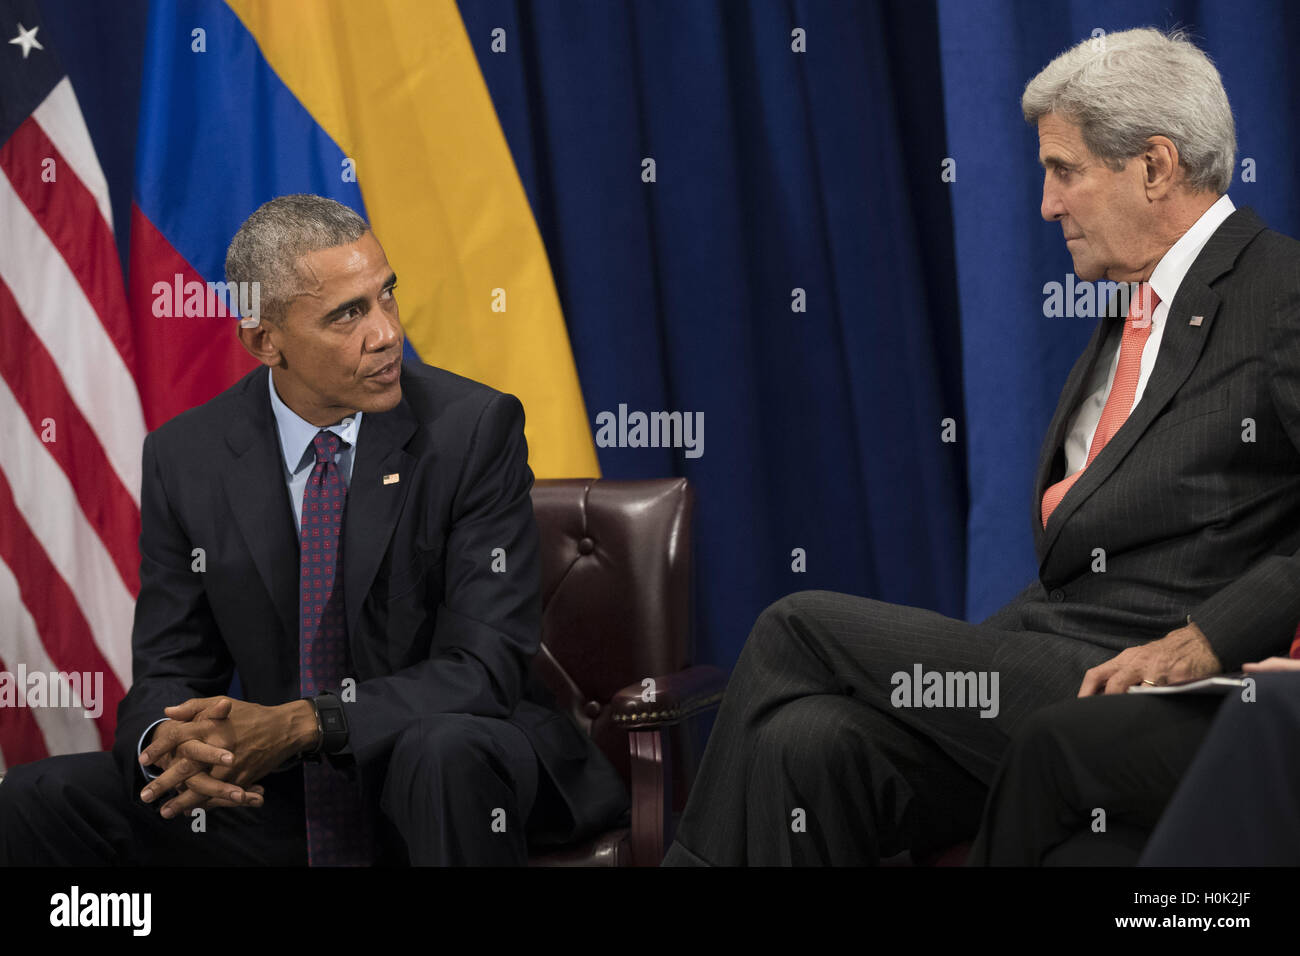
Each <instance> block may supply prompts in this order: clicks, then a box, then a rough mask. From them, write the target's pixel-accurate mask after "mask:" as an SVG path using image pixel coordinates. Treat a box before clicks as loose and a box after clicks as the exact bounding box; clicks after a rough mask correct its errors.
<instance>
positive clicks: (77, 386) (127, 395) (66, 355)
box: [0, 176, 146, 506]
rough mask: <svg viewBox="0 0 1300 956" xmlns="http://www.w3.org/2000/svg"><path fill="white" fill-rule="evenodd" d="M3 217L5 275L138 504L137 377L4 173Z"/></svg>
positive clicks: (0, 270) (0, 246) (141, 432)
mask: <svg viewBox="0 0 1300 956" xmlns="http://www.w3.org/2000/svg"><path fill="white" fill-rule="evenodd" d="M0 222H3V223H5V226H6V230H5V231H6V233H7V235H6V237H5V241H4V242H0V278H3V279H4V281H5V283H6V284H7V285H8V286H9V288H10V289H11V290H12V291H13V295H14V299H15V300H16V301H17V303H18V309H19V311H21V312H22V314H23V316H24V317H25V318H26V319H27V323H28V324H29V325H30V326H31V327H32V331H33V332H35V333H36V336H37V338H39V339H40V340H41V342H42V343H43V344H44V345H45V348H46V349H47V350H48V351H49V353H50V357H51V358H52V359H53V360H54V364H55V365H56V366H58V369H59V374H60V375H61V376H62V377H63V384H64V386H65V387H66V388H67V390H68V394H69V395H71V396H72V400H73V401H74V402H76V404H77V407H78V408H79V409H80V410H81V414H82V415H84V416H85V418H86V421H87V422H89V423H90V427H91V428H92V429H94V431H95V434H96V436H97V437H98V438H99V441H100V444H102V445H103V446H104V452H105V453H106V454H107V455H108V460H109V463H110V464H111V465H112V466H113V470H114V471H116V472H117V474H118V477H119V478H121V479H122V483H123V484H124V485H126V489H127V491H128V492H129V493H130V495H131V497H132V499H134V501H135V503H136V505H137V506H138V505H139V504H140V449H141V448H143V447H144V436H145V432H146V430H145V427H144V409H143V408H142V407H141V405H140V393H139V391H138V390H137V389H136V385H135V380H134V379H133V378H132V377H131V373H130V372H129V371H128V370H127V367H126V363H125V362H123V361H122V356H121V353H119V352H118V351H117V347H116V346H115V345H114V344H113V342H112V340H111V339H110V338H109V336H108V332H107V331H106V330H105V329H104V324H103V323H102V322H100V320H99V316H98V314H96V312H95V309H94V307H93V306H92V305H91V304H90V300H89V299H87V298H86V293H85V292H84V291H83V290H82V288H81V285H80V283H78V282H77V277H76V276H75V275H74V274H73V272H72V270H71V269H70V268H69V267H68V263H67V262H66V261H65V260H64V258H63V256H62V255H60V254H59V250H58V249H57V248H56V247H55V246H54V244H53V243H52V242H51V241H50V237H49V236H48V235H46V234H45V230H43V229H42V228H41V225H40V223H39V222H37V221H36V219H35V218H34V217H33V216H32V214H31V211H30V210H28V208H27V206H26V205H24V204H23V201H22V200H21V199H20V198H19V196H18V193H16V192H15V191H14V187H13V184H12V183H11V182H9V177H7V176H0ZM55 425H56V428H57V426H58V423H57V422H56V423H55Z"/></svg>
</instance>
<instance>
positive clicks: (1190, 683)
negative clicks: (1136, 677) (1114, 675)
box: [1128, 671, 1246, 694]
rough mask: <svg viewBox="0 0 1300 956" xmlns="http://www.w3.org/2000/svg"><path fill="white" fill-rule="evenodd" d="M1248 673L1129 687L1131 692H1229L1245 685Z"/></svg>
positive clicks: (1237, 672) (1239, 672)
mask: <svg viewBox="0 0 1300 956" xmlns="http://www.w3.org/2000/svg"><path fill="white" fill-rule="evenodd" d="M1245 678H1246V675H1245V673H1243V672H1242V671H1236V672H1235V673H1232V674H1215V675H1214V676H1213V677H1198V678H1195V679H1193V680H1183V681H1178V682H1177V683H1174V684H1164V685H1162V686H1160V687H1152V686H1151V685H1150V684H1136V685H1134V686H1133V687H1130V688H1129V689H1128V692H1129V693H1130V694H1228V693H1231V692H1232V691H1234V690H1238V689H1240V688H1242V687H1244V686H1245V684H1246V680H1245Z"/></svg>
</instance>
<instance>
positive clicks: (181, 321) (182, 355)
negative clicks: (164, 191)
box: [127, 203, 257, 431]
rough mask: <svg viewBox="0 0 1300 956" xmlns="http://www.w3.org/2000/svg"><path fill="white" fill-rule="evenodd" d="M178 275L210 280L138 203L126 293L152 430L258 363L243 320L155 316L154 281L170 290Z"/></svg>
mask: <svg viewBox="0 0 1300 956" xmlns="http://www.w3.org/2000/svg"><path fill="white" fill-rule="evenodd" d="M178 273H179V274H180V276H181V281H182V283H188V282H199V283H203V282H205V281H206V280H204V278H203V276H201V275H199V273H198V271H197V270H196V269H195V268H194V267H193V266H192V265H190V264H189V262H188V261H186V259H185V257H184V256H182V255H181V254H180V253H179V252H177V251H176V249H175V248H174V247H173V246H172V244H171V243H170V242H168V241H167V239H166V237H164V236H163V234H162V233H160V232H159V231H158V229H157V227H155V226H154V224H153V223H152V222H150V221H149V218H148V217H147V216H145V214H144V213H142V212H141V211H140V207H139V206H136V205H135V204H134V203H133V204H132V206H131V269H130V278H129V280H128V283H127V289H128V292H129V298H130V303H131V315H132V317H133V318H134V320H135V328H136V345H137V349H138V359H139V362H140V368H141V369H148V370H149V374H148V375H142V376H137V377H136V382H137V384H138V385H139V387H140V404H141V405H142V406H143V407H144V421H145V427H146V428H148V429H149V430H150V431H152V430H153V429H155V428H157V427H158V426H159V425H161V424H163V423H164V422H166V421H167V420H168V419H170V418H174V417H175V416H177V415H179V414H180V413H181V412H183V411H187V410H189V409H191V408H194V407H196V406H198V405H202V404H203V403H204V402H206V401H207V400H208V399H210V398H213V397H215V396H217V395H219V394H220V393H221V392H223V391H225V390H226V389H227V388H229V387H230V386H231V385H233V384H235V382H237V381H239V379H240V378H241V377H243V375H244V374H245V373H247V372H248V371H250V370H251V369H252V368H253V367H254V366H256V365H257V362H256V360H255V359H254V358H253V357H252V356H251V355H249V354H248V353H247V352H245V351H244V349H243V347H242V346H241V345H240V344H239V339H238V338H237V337H236V335H237V333H238V331H239V320H238V319H235V318H159V317H158V316H155V315H154V314H153V300H154V293H153V287H154V283H155V282H165V283H167V284H168V285H169V286H170V285H172V284H173V283H174V282H175V276H176V275H177V274H178Z"/></svg>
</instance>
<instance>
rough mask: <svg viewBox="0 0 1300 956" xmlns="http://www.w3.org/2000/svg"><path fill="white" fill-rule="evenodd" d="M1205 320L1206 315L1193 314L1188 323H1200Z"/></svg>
mask: <svg viewBox="0 0 1300 956" xmlns="http://www.w3.org/2000/svg"><path fill="white" fill-rule="evenodd" d="M1204 321H1205V316H1203V315H1194V316H1192V318H1191V321H1189V322H1188V323H1187V324H1188V325H1200V324H1201V323H1202V322H1204Z"/></svg>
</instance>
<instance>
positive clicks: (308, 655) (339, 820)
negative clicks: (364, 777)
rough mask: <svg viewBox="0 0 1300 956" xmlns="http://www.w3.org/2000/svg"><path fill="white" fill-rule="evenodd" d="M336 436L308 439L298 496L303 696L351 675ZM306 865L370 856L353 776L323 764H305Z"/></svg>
mask: <svg viewBox="0 0 1300 956" xmlns="http://www.w3.org/2000/svg"><path fill="white" fill-rule="evenodd" d="M341 441H342V440H341V439H340V438H339V436H338V435H335V434H334V433H333V432H329V431H321V432H318V433H317V434H316V437H315V438H314V439H313V440H312V443H313V445H314V446H315V449H316V466H315V467H314V468H313V469H312V471H311V475H310V476H309V477H308V478H307V487H306V489H305V490H304V491H303V496H302V520H301V532H300V543H299V554H300V562H299V569H298V575H299V576H298V580H299V603H298V626H299V640H298V673H299V689H300V692H301V693H302V695H303V696H304V697H314V696H315V695H316V694H318V693H320V692H321V691H323V690H335V691H337V689H338V687H339V686H340V684H341V683H342V682H343V679H344V678H345V677H355V676H356V675H354V674H353V673H352V662H351V659H350V654H349V652H348V635H347V620H346V617H345V615H344V610H343V573H342V563H341V558H340V551H341V549H340V547H339V543H340V534H339V532H340V531H341V530H342V527H343V505H344V503H345V502H346V500H347V488H346V487H345V486H344V484H343V476H342V475H341V474H340V473H339V467H338V465H337V464H335V462H334V456H335V455H336V454H337V453H338V450H339V445H340V444H341ZM303 781H304V786H305V796H306V809H307V860H308V865H309V866H365V865H368V864H369V863H370V862H372V861H371V852H370V848H371V833H370V826H369V824H370V821H369V819H368V817H367V816H366V814H365V813H364V812H363V805H362V800H361V790H360V787H359V786H358V784H357V783H356V782H355V781H354V780H349V779H348V777H347V776H346V775H345V774H344V773H343V772H342V771H340V770H336V769H334V768H333V767H332V766H331V765H330V764H329V763H328V762H326V761H325V760H322V761H321V762H319V763H312V762H307V763H304V764H303Z"/></svg>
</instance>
